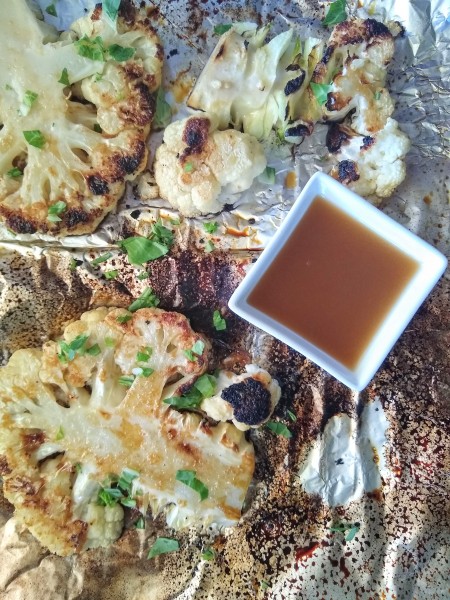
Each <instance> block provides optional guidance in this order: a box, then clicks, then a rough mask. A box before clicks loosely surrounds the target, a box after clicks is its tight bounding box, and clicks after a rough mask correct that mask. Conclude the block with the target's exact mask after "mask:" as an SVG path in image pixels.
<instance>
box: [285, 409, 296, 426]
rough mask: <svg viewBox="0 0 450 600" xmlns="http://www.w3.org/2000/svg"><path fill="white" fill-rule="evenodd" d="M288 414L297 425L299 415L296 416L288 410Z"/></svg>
mask: <svg viewBox="0 0 450 600" xmlns="http://www.w3.org/2000/svg"><path fill="white" fill-rule="evenodd" d="M287 414H288V417H289V418H290V420H291V421H293V422H294V423H295V421H296V420H297V415H296V414H294V413H293V412H292V411H291V410H288V411H287Z"/></svg>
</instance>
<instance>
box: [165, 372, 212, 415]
mask: <svg viewBox="0 0 450 600" xmlns="http://www.w3.org/2000/svg"><path fill="white" fill-rule="evenodd" d="M216 385H217V380H216V378H215V377H213V376H212V375H208V374H205V375H202V376H201V377H199V378H198V379H197V381H196V382H195V383H194V385H193V386H192V388H191V389H190V390H189V392H188V393H187V394H184V395H183V396H172V397H171V398H166V399H165V400H164V404H169V405H170V406H173V407H174V408H179V409H189V408H198V407H199V406H200V404H201V403H202V401H203V400H204V399H205V398H210V397H211V396H213V395H214V393H215V391H216Z"/></svg>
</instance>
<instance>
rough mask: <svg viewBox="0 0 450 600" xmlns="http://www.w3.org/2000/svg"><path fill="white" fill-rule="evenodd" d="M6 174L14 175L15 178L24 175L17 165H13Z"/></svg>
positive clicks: (8, 175)
mask: <svg viewBox="0 0 450 600" xmlns="http://www.w3.org/2000/svg"><path fill="white" fill-rule="evenodd" d="M6 175H7V177H13V178H17V177H22V175H23V171H21V170H20V169H18V168H17V167H13V168H12V169H10V170H9V171H7V172H6Z"/></svg>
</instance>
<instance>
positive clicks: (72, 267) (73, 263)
mask: <svg viewBox="0 0 450 600" xmlns="http://www.w3.org/2000/svg"><path fill="white" fill-rule="evenodd" d="M77 267H78V263H77V261H76V260H75V259H74V258H71V259H70V263H69V269H70V270H71V271H75V269H76V268H77Z"/></svg>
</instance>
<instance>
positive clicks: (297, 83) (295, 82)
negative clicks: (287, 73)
mask: <svg viewBox="0 0 450 600" xmlns="http://www.w3.org/2000/svg"><path fill="white" fill-rule="evenodd" d="M304 81H305V71H303V70H302V73H301V74H300V75H299V76H298V77H295V79H291V80H290V81H288V82H287V84H286V86H285V88H284V95H285V96H289V95H290V94H293V93H294V92H298V90H299V89H300V88H301V86H302V83H303V82H304Z"/></svg>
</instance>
